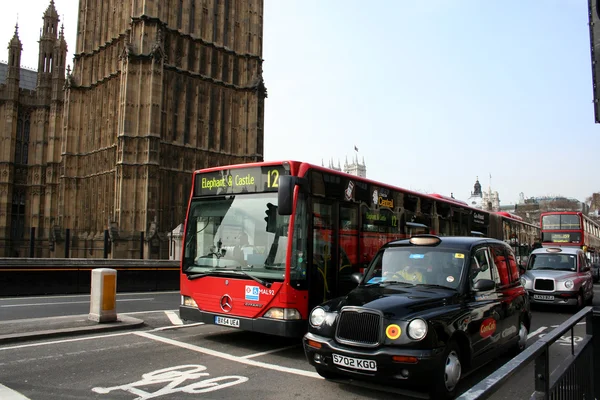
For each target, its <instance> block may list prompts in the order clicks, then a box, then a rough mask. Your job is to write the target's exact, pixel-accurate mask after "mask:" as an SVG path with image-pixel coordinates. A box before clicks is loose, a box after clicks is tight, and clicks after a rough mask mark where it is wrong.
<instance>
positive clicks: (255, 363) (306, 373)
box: [133, 332, 323, 379]
mask: <svg viewBox="0 0 600 400" xmlns="http://www.w3.org/2000/svg"><path fill="white" fill-rule="evenodd" d="M133 334H134V335H137V336H141V337H145V338H148V339H151V340H156V341H158V342H162V343H167V344H171V345H173V346H178V347H181V348H184V349H187V350H192V351H196V352H198V353H203V354H207V355H210V356H213V357H219V358H223V359H225V360H229V361H234V362H237V363H240V364H246V365H251V366H253V367H259V368H265V369H270V370H273V371H278V372H287V373H289V374H295V375H300V376H305V377H308V378H315V379H323V378H322V377H321V376H320V375H319V374H317V373H316V372H311V371H304V370H302V369H297V368H289V367H283V366H281V365H275V364H268V363H264V362H260V361H254V360H248V359H246V358H242V357H238V356H234V355H231V354H227V353H221V352H220V351H215V350H211V349H207V348H205V347H200V346H196V345H193V344H189V343H184V342H179V341H177V340H173V339H168V338H164V337H161V336H157V335H153V334H151V333H148V332H134V333H133Z"/></svg>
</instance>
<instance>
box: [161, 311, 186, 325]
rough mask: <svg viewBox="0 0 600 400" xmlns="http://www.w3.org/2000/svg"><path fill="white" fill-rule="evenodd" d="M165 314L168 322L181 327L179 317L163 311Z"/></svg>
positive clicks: (173, 313) (181, 323)
mask: <svg viewBox="0 0 600 400" xmlns="http://www.w3.org/2000/svg"><path fill="white" fill-rule="evenodd" d="M165 314H167V317H169V321H171V323H172V324H173V325H183V321H182V320H181V318H179V315H177V314H175V312H174V311H165Z"/></svg>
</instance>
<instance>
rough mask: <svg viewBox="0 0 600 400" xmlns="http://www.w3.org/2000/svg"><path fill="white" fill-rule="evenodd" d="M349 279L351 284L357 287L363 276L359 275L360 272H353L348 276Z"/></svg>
mask: <svg viewBox="0 0 600 400" xmlns="http://www.w3.org/2000/svg"><path fill="white" fill-rule="evenodd" d="M350 278H351V279H352V282H354V283H356V284H357V285H358V284H359V283H360V281H362V278H363V274H361V273H360V272H355V273H353V274H352V275H350Z"/></svg>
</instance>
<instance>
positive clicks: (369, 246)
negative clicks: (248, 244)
mask: <svg viewBox="0 0 600 400" xmlns="http://www.w3.org/2000/svg"><path fill="white" fill-rule="evenodd" d="M282 166H283V167H285V169H286V171H287V174H289V175H290V176H294V177H300V178H305V179H306V182H307V185H306V187H305V188H303V189H301V187H300V186H295V188H294V190H293V205H294V206H293V212H292V214H291V215H290V216H289V220H288V221H287V232H286V234H287V236H286V238H287V242H286V247H285V254H284V258H283V259H282V260H283V263H284V266H283V267H282V269H281V270H280V275H279V277H278V279H270V280H268V279H266V278H265V279H263V280H262V282H263V284H261V283H259V282H257V281H256V280H254V279H252V278H251V277H248V276H243V273H244V272H242V271H245V272H248V273H250V274H255V272H254V271H258V270H257V269H253V268H247V269H245V270H243V269H239V268H238V269H229V270H228V269H219V270H216V269H215V271H213V272H214V273H216V274H219V275H218V276H213V272H210V271H209V273H203V272H202V273H201V272H189V271H186V265H185V263H186V261H185V260H186V257H187V260H188V261H187V262H189V260H190V258H189V257H190V256H189V254H186V252H189V249H188V245H189V243H190V241H189V240H188V237H187V236H188V235H192V234H195V235H199V232H203V231H204V229H208V228H206V227H204V226H203V225H201V224H200V223H199V222H196V223H197V224H200V228H199V229H192V228H194V227H193V226H191V225H190V226H188V224H190V212H191V208H192V206H193V204H198V201H199V199H211V198H213V197H215V198H216V197H222V198H225V197H227V198H233V197H235V200H233V201H234V202H235V201H240V202H241V201H244V200H243V199H244V198H247V199H250V198H251V196H247V197H245V196H246V193H245V192H236V193H235V196H233V195H231V194H230V193H228V194H227V195H225V196H224V195H218V196H216V195H215V196H210V195H209V194H206V193H200V195H199V192H200V191H201V190H199V189H198V188H197V187H196V186H197V185H198V184H199V182H202V190H204V191H205V192H208V191H210V190H212V188H213V187H214V186H219V185H221V186H223V185H224V186H227V183H226V181H222V180H221V179H217V178H211V179H212V180H208V179H207V180H206V182H205V180H200V178H201V177H203V176H212V175H210V174H213V175H214V174H219V173H221V172H222V173H223V176H225V171H227V174H228V175H227V177H229V178H228V179H229V182H230V184H231V182H235V180H232V178H231V177H232V176H233V175H236V171H241V172H240V174H241V175H244V176H245V175H246V172H247V170H249V169H252V171H251V172H252V173H250V174H248V177H249V178H248V179H247V181H248V182H249V181H250V175H252V174H254V175H253V176H254V177H255V179H256V180H260V179H261V176H259V174H258V173H257V172H256V169H257V168H262V171H263V175H262V179H263V181H264V180H265V179H266V182H261V183H262V184H264V185H265V186H264V187H265V188H266V187H270V185H271V184H272V183H273V182H271V181H270V180H269V179H270V177H271V175H270V172H267V175H265V173H264V170H265V168H266V169H267V170H269V169H270V168H280V167H282ZM242 172H243V173H242ZM265 177H266V178H265ZM324 177H325V178H324ZM235 179H237V178H235ZM253 179H254V178H253ZM244 182H246V181H244ZM205 186H206V187H207V188H208V189H205ZM274 186H277V185H274ZM256 187H258V186H257V185H254V186H253V188H254V189H252V190H254V192H252V193H250V194H252V195H262V194H263V193H262V191H261V190H256V189H255V188H256ZM335 188H341V189H344V190H341V189H340V190H338V191H337V192H336V191H334V190H333V189H335ZM271 189H272V187H271ZM272 192H273V191H272V190H271V192H270V193H272ZM202 196H204V197H202ZM361 196H362V197H361ZM301 201H302V204H303V205H302V207H304V208H300V209H303V210H304V212H303V213H300V212H299V211H298V210H299V209H298V207H300V202H301ZM399 203H401V204H399ZM207 204H208V202H207ZM231 204H234V203H231ZM329 205H331V207H332V208H331V209H335V210H336V211H334V212H333V214H328V213H327V210H328V208H327V207H328V206H329ZM231 207H232V206H231ZM321 209H322V210H325V211H322V210H321ZM434 210H435V211H434ZM428 213H429V214H428ZM332 215H334V216H336V215H337V219H335V218H333V217H332ZM251 217H256V218H255V219H256V220H258V219H262V217H264V215H260V216H258V215H254V216H251ZM344 218H346V219H345V220H344ZM221 219H222V220H224V218H221ZM296 219H298V221H297V220H296ZM265 220H266V218H265ZM303 221H307V222H306V224H307V225H306V228H303V229H300V230H298V231H295V228H294V227H297V226H299V225H298V224H301V223H304V222H303ZM507 221H508V222H510V224H508V225H507ZM526 225H527V228H528V232H532V233H530V235H533V236H535V237H536V238H537V237H539V229H538V228H537V227H535V226H533V225H530V224H525V223H524V222H522V221H519V220H518V219H517V218H516V216H512V215H509V216H504V215H502V213H490V212H486V211H483V210H479V209H474V208H471V207H469V206H468V205H467V204H466V203H464V202H461V201H460V200H456V199H453V198H447V197H446V196H442V195H426V194H421V193H418V192H413V191H410V190H406V189H401V188H397V187H393V186H390V185H385V184H382V183H379V182H375V181H372V180H369V179H365V178H360V177H357V176H354V175H349V174H346V173H343V172H339V171H335V170H330V169H327V168H324V167H321V166H317V165H313V164H308V163H302V162H298V161H284V162H261V163H251V164H240V165H231V166H223V167H215V168H208V169H204V170H198V171H195V172H194V174H193V178H192V189H191V194H190V199H189V202H188V211H187V214H186V220H185V228H184V236H183V239H182V240H183V241H182V243H183V246H182V248H183V249H182V254H181V280H180V284H181V286H180V292H181V299H182V303H181V306H180V316H181V318H182V319H184V320H191V321H201V322H204V323H210V324H220V325H225V326H230V327H235V328H239V329H243V330H249V331H256V332H263V333H268V334H274V335H279V336H301V335H303V334H304V333H305V332H306V327H307V320H308V316H309V312H310V309H311V308H312V307H314V306H315V305H316V304H320V303H322V302H323V301H326V300H328V299H331V298H334V297H337V296H340V295H344V294H345V293H347V292H348V291H349V290H351V289H352V288H353V287H355V285H356V284H355V283H353V281H352V280H351V276H352V274H353V273H356V272H358V273H361V272H362V271H363V270H364V268H365V267H366V266H367V264H368V263H369V262H370V260H371V259H372V258H373V256H374V255H375V253H376V252H377V251H378V250H379V248H380V247H381V246H382V245H384V244H385V243H387V242H389V241H391V240H396V239H401V238H406V237H409V236H411V235H414V234H419V233H430V234H438V235H457V234H458V235H463V236H470V235H471V232H474V231H477V232H480V231H481V232H483V234H484V235H486V236H489V237H495V238H499V239H504V240H507V241H508V239H509V237H508V236H507V235H508V233H507V232H508V231H507V228H506V226H512V227H514V226H517V227H518V228H519V230H520V229H521V227H525V226H526ZM207 226H208V222H207ZM215 228H216V224H215ZM510 229H513V228H510ZM510 229H509V231H510ZM300 231H302V232H306V233H303V234H302V235H300V234H299V233H298V232H300ZM523 231H524V232H525V231H526V230H525V229H523ZM261 234H262V235H264V232H261ZM200 235H201V234H200ZM225 236H226V235H225ZM233 236H234V235H233ZM257 236H259V235H257ZM190 237H192V236H190ZM215 238H216V236H215ZM195 240H196V242H200V241H201V240H200V239H195ZM223 240H224V241H226V240H229V239H227V238H225V239H223ZM257 240H258V239H256V237H255V239H254V243H255V244H256V241H257ZM219 241H221V239H220V238H219ZM531 241H533V239H531ZM299 242H303V243H305V246H306V249H305V251H303V252H300V253H301V254H297V253H299V252H298V249H297V248H294V246H295V244H294V243H299ZM191 243H192V244H194V242H191ZM210 244H213V243H210ZM198 246H199V245H198ZM219 246H220V245H219ZM223 246H224V247H226V246H225V244H224V245H223ZM298 246H299V245H298ZM213 247H214V246H213ZM197 253H198V251H197ZM226 253H227V254H229V251H227V252H226ZM194 256H195V255H194ZM224 258H226V257H224ZM334 260H335V262H334ZM217 264H218V260H217ZM265 265H266V262H265ZM300 265H304V270H305V275H306V279H305V281H303V280H302V279H299V278H298V276H302V275H301V272H298V271H301V268H300V267H299V266H300ZM191 268H192V269H193V268H196V266H195V264H194V265H192V266H191ZM292 270H294V273H292ZM263 272H265V271H263ZM257 273H258V272H256V274H257ZM266 273H267V272H265V274H266ZM261 276H263V275H261ZM273 276H275V275H271V277H273ZM259 280H260V279H259ZM264 283H266V285H264Z"/></svg>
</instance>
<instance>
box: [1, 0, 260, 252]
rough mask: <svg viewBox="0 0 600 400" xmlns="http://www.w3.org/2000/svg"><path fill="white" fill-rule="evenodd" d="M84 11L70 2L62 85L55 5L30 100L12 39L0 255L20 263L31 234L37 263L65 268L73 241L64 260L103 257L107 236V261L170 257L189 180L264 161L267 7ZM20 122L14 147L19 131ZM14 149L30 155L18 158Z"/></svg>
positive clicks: (246, 2) (254, 1) (233, 3)
mask: <svg viewBox="0 0 600 400" xmlns="http://www.w3.org/2000/svg"><path fill="white" fill-rule="evenodd" d="M88 3H89V2H87V1H80V2H79V18H78V28H77V32H78V34H77V43H76V49H75V56H74V66H73V71H72V73H71V72H70V71H67V74H66V76H65V65H66V64H65V57H64V56H63V54H65V55H66V43H64V38H62V34H60V35H59V36H58V37H57V31H58V29H57V26H58V21H59V18H58V14H57V13H56V10H55V8H54V2H53V1H50V6H49V7H48V10H47V11H46V13H45V14H44V29H43V34H42V37H41V38H40V63H39V65H38V71H37V76H38V78H37V84H36V87H35V90H31V89H23V88H22V89H16V88H18V87H19V78H18V76H19V71H20V72H21V76H23V69H19V62H20V60H17V59H15V58H14V57H17V54H18V55H19V57H20V44H19V43H18V42H17V41H18V35H17V33H15V38H16V39H15V38H13V40H11V42H10V45H9V63H8V67H7V70H8V72H7V75H6V76H7V78H6V83H5V85H4V86H2V88H1V89H0V96H2V97H1V99H2V100H1V104H0V107H2V108H1V109H0V117H3V118H2V120H1V121H0V124H5V125H7V126H4V127H2V130H1V131H0V132H2V138H1V139H2V142H3V146H2V150H0V152H1V153H0V154H2V158H0V162H2V168H3V172H2V173H1V174H0V179H1V180H0V185H3V186H2V189H1V190H6V191H5V192H4V191H3V192H2V194H1V195H0V207H2V208H1V209H0V235H2V236H1V237H0V240H2V241H4V243H7V246H4V247H3V249H7V250H2V251H4V254H0V255H16V253H19V255H23V254H22V251H19V250H23V248H26V246H27V239H28V232H29V231H30V228H31V227H35V228H36V229H37V231H36V233H35V235H36V256H38V257H40V256H44V257H54V256H56V257H62V256H63V255H64V254H63V249H64V248H65V245H66V243H65V241H66V240H67V238H66V237H65V232H66V230H67V229H69V231H70V233H71V235H70V238H69V248H70V254H69V255H70V256H71V257H102V253H103V246H102V244H103V239H104V231H105V230H108V231H109V234H110V244H111V245H110V257H112V258H132V257H138V256H139V254H140V252H142V253H143V255H144V257H145V258H168V257H169V245H168V241H169V233H170V232H171V231H172V230H173V229H175V228H176V227H177V226H178V225H179V224H180V223H181V222H182V221H183V218H184V216H185V209H186V206H187V198H188V196H189V191H190V186H191V173H192V172H193V171H194V170H196V169H199V168H203V167H208V166H217V165H224V164H233V163H240V162H249V161H261V160H262V159H263V149H264V145H263V141H264V132H263V126H264V99H265V98H266V95H267V92H266V88H265V85H264V81H263V78H262V62H263V60H262V34H263V0H230V1H226V2H204V1H203V2H200V1H186V2H183V1H177V0H145V1H137V0H126V1H120V2H115V3H114V4H112V3H111V5H110V7H109V6H108V3H105V2H97V4H96V5H97V6H96V7H90V5H89V4H88ZM15 40H16V41H15ZM13 42H14V43H13ZM63 46H64V47H63ZM17 49H18V51H17ZM0 72H1V70H0ZM25 75H27V72H26V73H25ZM0 79H1V78H0ZM63 87H64V90H63ZM15 105H17V107H16V109H17V110H18V111H14V110H15ZM25 116H29V117H28V118H29V119H27V118H26V117H25ZM27 120H29V121H30V122H29V125H27V126H28V127H29V128H27V129H30V132H29V138H28V140H29V142H28V144H27V145H23V140H24V139H21V142H19V137H21V138H24V137H25V136H24V135H25V133H24V132H25V130H26V128H25V125H23V126H22V127H21V128H19V126H18V123H19V121H23V122H22V124H25V123H26V121H27ZM6 121H8V122H6ZM0 127H1V125H0ZM19 129H21V130H22V133H21V136H19ZM19 143H21V146H22V148H25V149H26V150H21V152H20V153H17V151H18V148H19V147H18V144H19ZM5 144H7V145H5ZM22 151H27V152H28V156H29V157H28V159H26V160H24V159H23V156H22V154H23V153H22ZM17 156H20V157H21V158H20V159H18V158H17ZM24 161H27V162H24ZM4 171H7V172H6V173H4ZM13 171H14V172H13ZM4 188H6V189H4ZM21 188H22V189H21ZM15 193H17V194H15ZM21 194H23V197H21ZM10 210H16V212H11V211H10ZM3 212H4V215H5V216H4V217H3V216H2V214H3ZM9 213H10V214H11V216H10V217H8V216H6V215H7V214H9ZM13 215H16V217H15V216H13ZM21 215H22V216H23V218H22V220H21V219H20V218H21ZM13 220H16V221H17V222H18V223H20V224H21V225H18V224H17V225H15V224H13V223H12V221H13ZM21 221H22V222H21ZM16 226H20V227H19V228H18V229H17V228H16ZM15 235H16V236H15ZM17 237H21V238H22V239H23V240H24V241H25V244H23V243H21V242H19V240H16V239H17ZM19 243H20V244H19Z"/></svg>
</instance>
